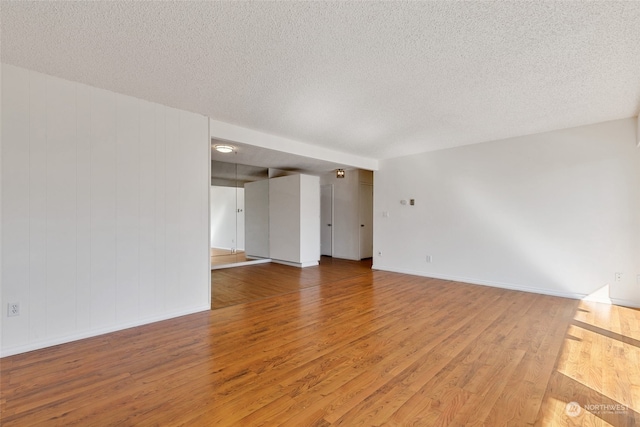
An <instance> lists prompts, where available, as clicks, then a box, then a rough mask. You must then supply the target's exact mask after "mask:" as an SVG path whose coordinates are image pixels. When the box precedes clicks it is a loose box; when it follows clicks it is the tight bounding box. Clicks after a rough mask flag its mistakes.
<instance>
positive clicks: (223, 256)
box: [210, 248, 247, 266]
mask: <svg viewBox="0 0 640 427" xmlns="http://www.w3.org/2000/svg"><path fill="white" fill-rule="evenodd" d="M210 253H211V265H212V266H213V265H226V264H234V263H238V262H246V261H247V257H246V256H245V253H244V251H238V252H234V253H231V252H230V251H229V250H223V249H213V248H212V249H210Z"/></svg>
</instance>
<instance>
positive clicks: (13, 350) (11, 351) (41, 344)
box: [0, 305, 211, 358]
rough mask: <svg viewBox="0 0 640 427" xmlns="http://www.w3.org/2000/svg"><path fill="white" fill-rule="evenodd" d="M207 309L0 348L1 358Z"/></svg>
mask: <svg viewBox="0 0 640 427" xmlns="http://www.w3.org/2000/svg"><path fill="white" fill-rule="evenodd" d="M207 310H211V306H210V305H205V306H199V307H195V308H190V309H187V310H182V311H175V312H172V313H167V314H162V315H160V316H153V317H147V318H145V319H140V320H136V321H134V322H126V323H121V324H118V325H113V326H109V327H106V328H99V329H94V330H90V331H83V332H81V333H78V334H71V335H66V336H64V337H59V338H53V339H47V340H42V341H36V342H32V343H29V344H25V345H21V346H17V347H10V348H6V349H2V350H0V358H3V357H7V356H13V355H16V354H21V353H26V352H28V351H34V350H40V349H43V348H46V347H52V346H54V345H60V344H66V343H69V342H73V341H78V340H82V339H85V338H91V337H97V336H99V335H104V334H108V333H111V332H116V331H121V330H124V329H129V328H134V327H136V326H142V325H147V324H149V323H155V322H160V321H162V320H168V319H173V318H175V317H180V316H186V315H188V314H194V313H199V312H202V311H207Z"/></svg>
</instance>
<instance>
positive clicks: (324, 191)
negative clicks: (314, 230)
mask: <svg viewBox="0 0 640 427" xmlns="http://www.w3.org/2000/svg"><path fill="white" fill-rule="evenodd" d="M320 254H321V255H326V256H333V185H331V184H328V185H322V186H321V187H320Z"/></svg>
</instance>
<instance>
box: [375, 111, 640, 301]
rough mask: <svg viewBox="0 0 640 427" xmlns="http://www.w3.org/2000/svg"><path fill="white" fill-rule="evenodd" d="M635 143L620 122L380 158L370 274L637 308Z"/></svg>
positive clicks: (631, 130) (630, 127) (630, 129)
mask: <svg viewBox="0 0 640 427" xmlns="http://www.w3.org/2000/svg"><path fill="white" fill-rule="evenodd" d="M635 145H636V144H635V121H634V120H633V119H627V120H618V121H612V122H607V123H601V124H596V125H592V126H584V127H579V128H574V129H566V130H560V131H555V132H548V133H544V134H538V135H531V136H526V137H520V138H512V139H508V140H502V141H494V142H488V143H483V144H477V145H471V146H466V147H458V148H453V149H449V150H442V151H436V152H430V153H425V154H421V155H415V156H410V157H402V158H396V159H391V160H384V161H381V163H380V169H379V171H378V172H376V173H375V190H374V191H375V214H374V215H375V216H374V222H375V226H374V229H375V240H374V268H377V269H382V270H392V271H400V272H407V273H414V274H419V275H425V276H431V277H440V278H447V279H453V280H460V281H465V282H471V283H479V284H488V285H493V286H499V287H507V288H518V289H526V290H533V291H537V292H541V293H549V294H556V295H564V296H571V297H582V296H584V295H588V294H591V293H592V292H594V291H596V290H598V289H600V288H602V287H603V286H606V285H609V286H610V295H611V297H612V298H613V299H614V302H619V303H624V304H636V305H637V304H640V283H636V280H637V279H636V275H638V274H640V243H639V242H640V200H639V198H640V150H639V149H637V148H636V146H635ZM410 198H415V199H416V205H415V206H409V205H408V204H407V205H406V206H403V205H401V204H400V200H402V199H410ZM385 211H386V212H388V213H389V216H388V217H386V218H385V217H383V212H385ZM378 251H381V252H382V256H377V252H378ZM427 255H431V256H432V257H433V262H431V263H427V262H426V256H427ZM615 272H623V273H624V276H623V279H622V281H620V282H614V280H613V278H614V273H615Z"/></svg>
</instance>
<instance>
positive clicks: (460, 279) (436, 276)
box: [371, 264, 587, 299]
mask: <svg viewBox="0 0 640 427" xmlns="http://www.w3.org/2000/svg"><path fill="white" fill-rule="evenodd" d="M371 268H372V269H373V270H383V271H391V272H393V273H403V274H411V275H413V276H422V277H430V278H433V279H441V280H450V281H453V282H462V283H469V284H472V285H481V286H490V287H493V288H501V289H509V290H512V291H522V292H530V293H533V294H542V295H551V296H554V297H561V298H571V299H583V298H584V297H586V296H587V295H586V294H579V293H575V292H562V291H556V290H554V289H545V288H534V287H529V286H521V285H514V284H512V283H503V282H494V281H489V280H480V279H474V278H470V277H460V276H447V275H440V274H432V273H425V272H422V271H417V270H409V269H405V268H393V267H385V266H381V265H376V264H374V265H373V266H372V267H371Z"/></svg>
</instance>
